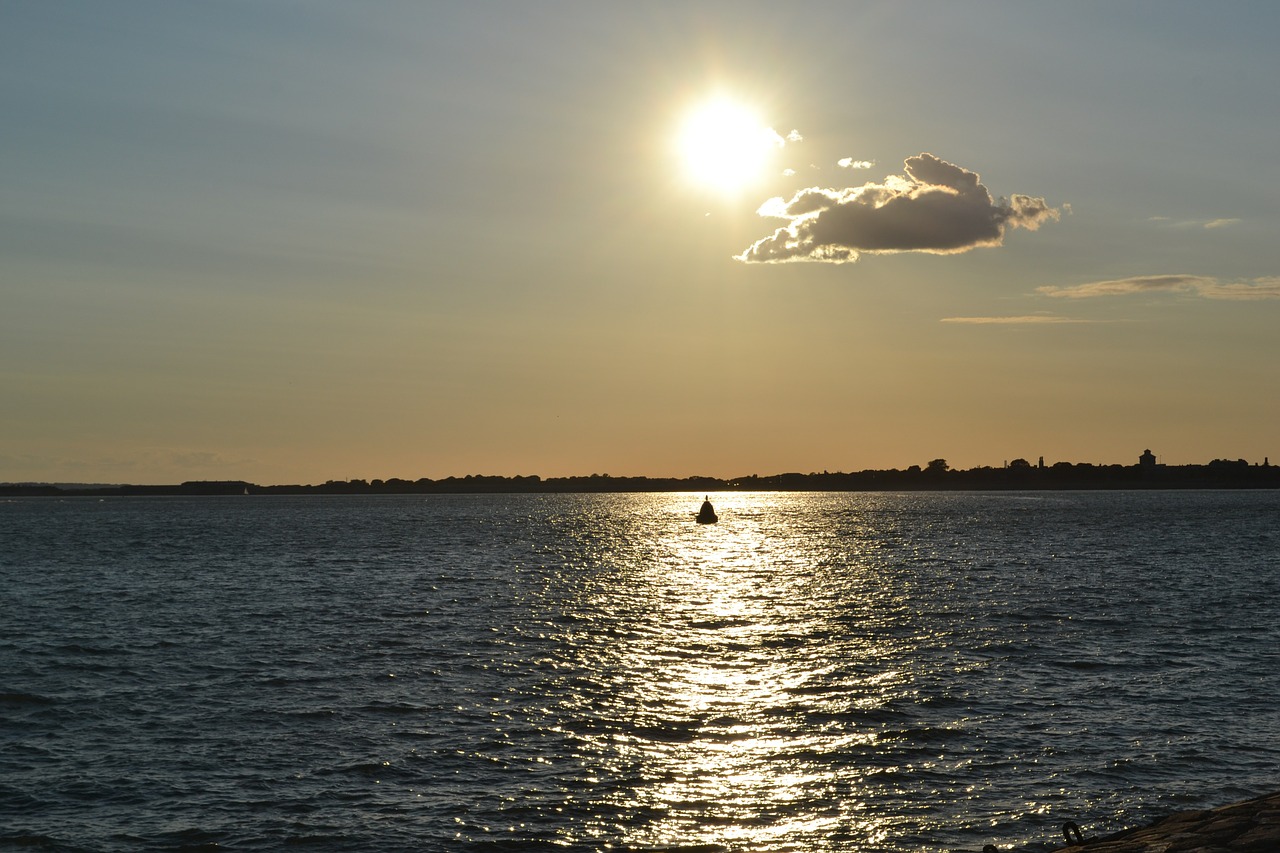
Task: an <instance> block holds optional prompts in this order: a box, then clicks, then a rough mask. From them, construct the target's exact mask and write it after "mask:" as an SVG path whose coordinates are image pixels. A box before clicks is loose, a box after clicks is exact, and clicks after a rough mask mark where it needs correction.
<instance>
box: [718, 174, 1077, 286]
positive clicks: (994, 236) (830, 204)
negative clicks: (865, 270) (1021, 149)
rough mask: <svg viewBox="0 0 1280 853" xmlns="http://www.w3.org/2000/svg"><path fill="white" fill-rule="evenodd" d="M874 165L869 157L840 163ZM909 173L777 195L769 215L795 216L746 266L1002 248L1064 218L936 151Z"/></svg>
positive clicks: (763, 211)
mask: <svg viewBox="0 0 1280 853" xmlns="http://www.w3.org/2000/svg"><path fill="white" fill-rule="evenodd" d="M840 165H841V166H842V167H844V168H867V167H869V165H870V163H869V162H868V161H854V160H852V159H848V160H847V161H846V160H842V161H840ZM904 171H905V174H904V175H890V176H889V177H887V178H886V179H885V180H884V181H883V182H881V183H866V184H863V185H862V186H858V187H848V188H844V189H826V188H820V187H810V188H807V189H803V190H800V191H799V192H797V193H796V194H795V195H793V196H792V197H791V199H789V200H785V199H782V198H772V199H770V200H769V201H767V202H765V203H764V205H762V206H761V207H760V209H759V213H760V215H761V216H765V217H769V218H776V219H785V220H788V222H787V224H786V225H783V226H782V227H780V228H778V229H777V230H775V231H774V232H773V233H772V234H770V235H769V236H767V237H764V238H762V239H760V240H758V241H756V242H755V243H754V244H752V245H751V246H750V247H748V248H747V249H746V250H745V251H744V252H743V253H742V254H741V255H738V256H737V259H738V260H740V261H744V262H746V263H781V262H786V261H821V262H826V263H848V262H850V261H856V260H857V259H858V256H859V255H860V254H862V253H872V254H889V253H896V252H927V253H931V254H943V255H948V254H957V253H959V252H967V251H969V250H970V249H975V248H978V247H981V246H998V245H1000V244H1001V242H1002V241H1003V239H1004V233H1005V231H1006V230H1007V229H1009V228H1026V229H1028V230H1030V231H1034V230H1036V229H1037V228H1039V227H1040V226H1041V225H1042V224H1044V223H1045V222H1047V221H1050V220H1056V219H1058V218H1059V216H1060V215H1061V209H1060V208H1055V207H1051V206H1050V205H1049V204H1048V203H1047V202H1046V201H1045V200H1044V199H1043V198H1037V197H1033V196H1028V195H1017V194H1015V195H1011V196H1009V197H1007V198H995V197H993V196H992V195H991V192H990V191H989V190H988V189H987V188H986V187H985V186H984V185H983V184H982V182H981V180H980V179H979V176H978V174H977V173H976V172H971V171H969V170H967V169H964V168H961V167H960V166H956V165H954V164H952V163H948V162H946V161H945V160H942V159H940V158H938V157H935V156H934V155H932V154H928V153H922V154H919V155H916V156H915V157H909V158H907V160H906V162H905V166H904Z"/></svg>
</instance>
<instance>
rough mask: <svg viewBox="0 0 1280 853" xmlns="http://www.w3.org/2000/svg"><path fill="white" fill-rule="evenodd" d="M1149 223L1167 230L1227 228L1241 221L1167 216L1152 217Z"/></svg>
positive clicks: (1231, 218)
mask: <svg viewBox="0 0 1280 853" xmlns="http://www.w3.org/2000/svg"><path fill="white" fill-rule="evenodd" d="M1148 221H1149V222H1158V223H1160V224H1161V225H1164V226H1166V227H1168V228H1205V229H1216V228H1228V227H1230V226H1232V225H1237V224H1239V223H1240V222H1241V221H1243V220H1241V219H1239V218H1238V217H1233V216H1224V217H1222V218H1220V219H1172V218H1170V217H1168V216H1152V217H1151V218H1150V219H1149V220H1148Z"/></svg>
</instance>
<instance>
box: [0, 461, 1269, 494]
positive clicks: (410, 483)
mask: <svg viewBox="0 0 1280 853" xmlns="http://www.w3.org/2000/svg"><path fill="white" fill-rule="evenodd" d="M1149 489H1280V465H1271V464H1270V463H1269V462H1263V463H1262V464H1261V465H1257V464H1253V465H1251V464H1249V463H1247V462H1245V461H1244V460H1235V461H1229V460H1214V461H1213V462H1210V463H1208V464H1206V465H1156V464H1149V463H1146V464H1138V465H1093V464H1089V463H1079V464H1072V463H1067V462H1059V463H1057V464H1055V465H1050V466H1046V465H1043V464H1040V465H1031V464H1029V463H1026V462H1025V461H1023V460H1016V461H1015V463H1014V464H1011V465H1008V466H1005V467H1003V468H989V467H984V468H971V469H968V470H952V469H950V468H948V467H946V463H945V462H944V461H943V460H935V462H933V463H930V464H929V466H928V467H926V468H920V467H919V466H918V465H913V466H911V467H910V468H907V469H905V470H898V469H890V470H875V471H858V472H854V473H831V472H825V471H824V472H822V473H811V474H797V473H790V474H773V475H769V476H760V475H755V474H752V475H750V476H747V477H734V478H730V479H721V478H717V477H700V476H695V477H685V478H666V477H611V476H609V475H607V474H592V475H590V476H580V477H548V478H543V477H538V476H515V477H503V476H482V475H469V476H466V477H447V478H445V479H442V480H432V479H429V478H426V477H424V478H421V479H418V480H404V479H400V478H395V477H393V478H391V479H388V480H376V479H375V480H329V481H327V482H325V483H322V484H318V485H267V486H264V485H259V484H257V483H250V482H248V481H245V480H192V481H187V482H184V483H177V484H170V485H127V484H123V485H122V484H111V485H89V484H73V485H68V484H51V483H0V496H4V497H75V496H91V497H107V496H145V495H155V496H163V495H245V494H250V495H365V494H373V495H379V494H383V495H399V494H598V493H606V492H735V491H736V492H898V491H1098V490H1112V491H1117V490H1149Z"/></svg>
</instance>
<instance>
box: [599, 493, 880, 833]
mask: <svg viewBox="0 0 1280 853" xmlns="http://www.w3.org/2000/svg"><path fill="white" fill-rule="evenodd" d="M713 500H715V502H716V504H717V510H718V511H720V516H721V521H720V523H719V524H717V525H715V526H701V525H695V524H693V523H692V517H691V515H688V516H685V515H684V513H683V509H682V508H681V509H676V508H675V505H676V504H677V503H679V502H680V498H679V497H676V496H673V498H672V504H671V505H670V506H668V507H666V508H665V509H666V510H667V514H666V517H665V522H664V523H662V524H660V525H656V526H655V529H654V530H653V534H654V540H653V541H652V545H651V548H650V551H649V557H648V558H647V559H646V560H645V561H644V563H643V565H640V566H637V567H636V576H635V577H633V578H631V579H630V584H631V585H630V588H629V589H628V590H627V591H626V594H627V595H628V596H630V607H629V608H628V610H627V612H626V615H625V616H624V619H629V620H633V624H632V629H633V630H631V631H630V632H628V633H627V635H626V639H625V641H624V642H623V643H622V647H621V648H617V649H615V651H616V652H617V656H616V658H615V665H617V666H619V670H618V671H617V672H616V675H617V682H616V683H615V684H613V685H612V688H613V689H615V690H617V691H619V693H620V695H619V696H618V699H619V701H620V702H621V703H622V705H621V710H623V713H625V714H626V715H627V716H628V717H629V720H628V723H629V725H628V726H627V727H626V728H623V729H621V730H620V731H618V732H615V733H614V738H613V743H612V744H611V746H612V748H613V749H614V750H616V755H617V765H618V768H619V769H620V770H623V769H624V768H625V770H624V772H626V773H629V774H630V776H631V781H630V783H629V784H626V785H622V786H620V787H619V788H617V789H616V790H615V791H614V792H613V794H612V799H613V800H614V805H616V806H620V807H625V808H626V809H628V810H629V811H630V813H632V814H633V815H635V816H636V819H635V820H631V821H628V822H627V824H626V827H625V837H624V838H623V839H622V842H623V845H624V846H628V847H633V846H634V847H658V848H663V847H668V846H670V847H680V848H684V847H686V846H697V847H704V848H705V849H731V850H741V849H757V850H764V849H767V850H792V849H804V850H819V849H832V846H831V845H834V844H836V842H837V841H838V840H839V839H844V844H845V845H847V843H848V842H849V841H851V840H854V839H856V840H857V841H858V842H859V843H862V844H874V843H876V842H877V841H878V840H879V839H882V838H883V837H884V833H885V828H884V827H883V826H882V825H881V823H880V822H879V821H878V820H877V819H876V818H875V817H874V816H872V815H869V814H860V813H859V803H860V798H859V794H858V789H857V784H856V782H857V780H856V779H853V778H851V776H850V773H849V768H848V766H847V762H846V761H844V760H842V759H840V758H839V756H841V755H843V754H844V753H847V752H848V751H850V750H858V749H868V748H870V747H872V746H873V745H874V742H875V739H876V735H875V734H874V733H873V732H871V731H869V730H859V729H858V728H856V727H850V726H848V725H846V724H845V721H844V720H843V717H844V715H845V714H846V713H847V712H848V710H849V709H850V707H851V706H852V705H853V704H854V703H857V704H859V705H863V706H867V705H874V704H875V703H876V701H877V700H876V698H875V695H878V693H879V691H877V689H876V686H875V683H874V682H876V681H880V682H882V683H883V684H884V686H886V687H890V686H892V684H893V683H894V681H895V679H893V678H892V677H891V676H886V674H885V673H883V672H877V673H874V674H869V676H870V677H868V678H867V679H866V680H865V683H864V687H865V689H866V690H869V691H870V692H871V694H872V695H867V693H866V692H864V693H863V694H862V695H858V696H853V695H848V694H847V693H846V692H844V691H843V690H841V689H839V687H838V684H837V681H838V679H833V678H832V673H833V672H834V671H836V670H838V669H840V668H842V667H844V668H847V667H850V666H853V667H856V665H857V661H856V660H848V659H847V658H846V659H843V660H842V659H840V658H838V657H834V656H833V655H832V652H833V650H835V649H836V648H838V645H836V644H833V642H832V641H833V639H835V638H836V637H838V636H839V633H840V631H841V628H840V625H839V624H838V623H839V619H840V617H841V609H840V607H839V605H838V602H839V600H840V598H841V596H840V595H834V594H832V593H831V591H829V590H824V589H823V587H824V584H826V583H828V580H827V579H825V578H824V577H822V573H821V571H820V570H819V567H818V565H817V563H819V562H822V558H823V557H824V556H829V555H824V553H823V551H822V546H821V542H820V541H819V542H817V543H816V544H815V540H814V539H813V538H804V537H801V538H797V530H796V524H797V522H800V523H801V526H803V523H802V521H803V520H802V519H800V518H796V517H791V518H786V517H784V516H783V514H782V513H781V512H780V510H779V508H778V507H777V506H774V505H773V503H772V496H770V495H767V494H752V495H725V496H714V497H713ZM695 506H696V504H695ZM686 518H688V520H687V521H686V520H685V519H686ZM784 527H785V531H784ZM801 532H802V531H801ZM815 535H816V532H815ZM836 562H838V563H840V564H841V565H842V566H843V568H844V570H845V571H846V572H847V571H848V570H851V569H852V570H856V567H851V566H847V565H844V560H842V559H841V560H838V561H836ZM847 580H848V579H847V578H845V582H847ZM842 594H843V593H842ZM620 615H621V614H620ZM847 651H848V648H847V647H846V648H845V649H844V652H847ZM601 829H602V830H603V829H604V828H603V827H602V828H601Z"/></svg>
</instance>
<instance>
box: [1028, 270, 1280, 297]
mask: <svg viewBox="0 0 1280 853" xmlns="http://www.w3.org/2000/svg"><path fill="white" fill-rule="evenodd" d="M1036 291H1037V292H1038V293H1043V294H1044V295H1045V296H1052V297H1055V298H1065V299H1090V298H1093V297H1095V296H1128V295H1132V294H1135V293H1190V294H1193V295H1195V296H1200V297H1203V298H1205V299H1237V300H1239V299H1280V277H1268V278H1255V279H1252V280H1248V281H1223V280H1222V279H1218V278H1214V277H1212V276H1203V275H1140V276H1133V277H1131V278H1119V279H1112V280H1108V281H1091V282H1088V283H1086V284H1077V285H1072V286H1070V287H1057V286H1048V287H1039V288H1036Z"/></svg>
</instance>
